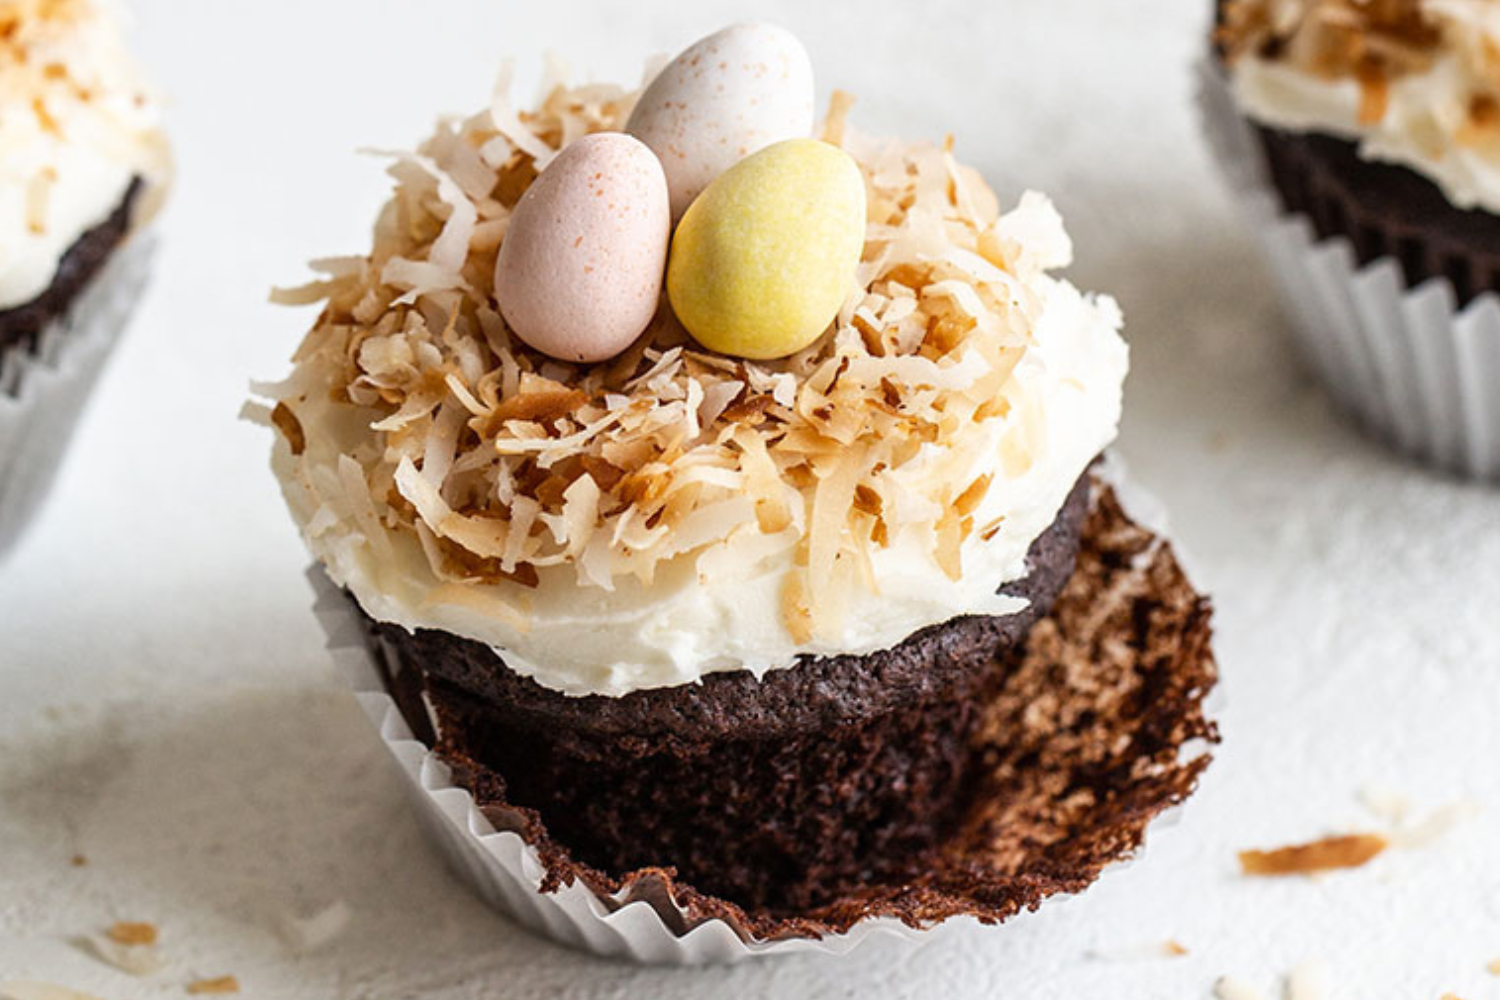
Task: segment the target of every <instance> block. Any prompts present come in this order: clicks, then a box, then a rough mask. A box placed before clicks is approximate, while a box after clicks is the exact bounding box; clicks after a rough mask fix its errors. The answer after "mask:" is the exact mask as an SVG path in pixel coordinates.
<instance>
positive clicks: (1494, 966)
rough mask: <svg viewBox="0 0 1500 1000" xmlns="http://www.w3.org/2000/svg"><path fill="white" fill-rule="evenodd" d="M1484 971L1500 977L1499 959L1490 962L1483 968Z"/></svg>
mask: <svg viewBox="0 0 1500 1000" xmlns="http://www.w3.org/2000/svg"><path fill="white" fill-rule="evenodd" d="M1485 970H1486V971H1488V972H1489V974H1490V975H1492V976H1500V958H1496V959H1493V960H1491V962H1490V964H1489V965H1486V966H1485Z"/></svg>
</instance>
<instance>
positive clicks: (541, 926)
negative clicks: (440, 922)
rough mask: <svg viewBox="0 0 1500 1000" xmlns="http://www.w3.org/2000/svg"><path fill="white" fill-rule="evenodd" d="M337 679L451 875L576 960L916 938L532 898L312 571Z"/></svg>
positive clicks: (527, 864) (871, 924)
mask: <svg viewBox="0 0 1500 1000" xmlns="http://www.w3.org/2000/svg"><path fill="white" fill-rule="evenodd" d="M307 579H308V581H309V582H310V583H311V584H312V587H313V590H314V591H315V592H316V595H317V597H316V600H315V602H314V604H313V611H314V612H315V613H316V615H317V616H318V620H319V621H320V622H321V623H322V625H323V629H324V631H325V633H326V634H327V637H328V649H329V651H330V652H331V653H332V655H333V658H334V661H335V663H336V664H337V666H338V668H339V671H340V673H342V675H343V676H344V678H345V679H346V680H347V681H348V683H349V685H350V687H352V688H353V689H354V694H355V697H356V698H358V699H359V704H360V707H361V708H363V709H364V711H365V715H366V716H367V717H368V718H369V720H370V722H371V723H372V724H373V725H374V726H375V729H376V730H377V731H378V732H379V733H380V738H381V740H382V742H384V743H385V746H386V749H387V750H389V751H390V753H391V756H392V757H394V758H395V760H396V763H397V764H398V765H399V769H400V771H401V774H402V775H403V776H404V778H405V779H406V781H405V786H406V791H407V793H408V797H409V798H410V800H411V801H412V804H413V806H414V807H415V810H416V814H417V817H418V819H419V821H420V822H421V824H422V827H423V829H424V830H425V831H426V833H427V834H428V837H429V839H430V840H431V841H432V843H433V844H434V845H435V846H436V847H437V848H438V849H439V850H440V851H441V852H442V854H443V856H444V858H445V859H446V860H447V862H448V866H449V868H450V869H452V871H453V872H454V873H455V874H456V875H458V876H459V878H461V879H462V880H463V881H464V882H466V883H467V884H468V885H469V887H470V888H472V889H473V890H474V892H475V893H477V894H478V895H479V897H480V898H481V899H483V900H484V901H485V902H486V903H488V904H489V905H490V906H491V907H493V908H494V909H496V910H498V911H500V912H501V913H504V914H506V915H507V916H509V917H510V918H511V919H512V920H515V921H516V922H517V923H519V924H521V925H523V926H525V927H527V928H529V929H530V930H532V931H534V932H535V933H537V934H540V935H542V936H544V937H547V938H551V939H552V940H554V941H557V942H558V943H560V944H565V945H568V946H570V947H573V948H577V949H579V950H581V951H588V952H592V953H594V954H597V955H606V956H612V957H618V958H627V959H631V960H633V961H636V962H640V963H643V964H658V965H663V964H664V965H702V964H710V963H730V962H738V961H741V960H743V959H746V958H750V957H752V956H755V955H765V954H769V953H772V952H775V953H777V954H791V953H796V952H822V953H827V954H844V953H846V952H848V951H851V950H852V949H854V948H855V947H857V946H858V945H860V944H862V943H863V942H864V941H866V940H868V939H870V938H872V937H887V938H892V937H894V938H903V937H904V938H910V937H913V936H915V935H916V934H918V933H919V932H917V931H915V930H913V929H912V928H909V927H907V926H906V925H904V924H902V923H901V922H900V921H898V920H894V919H881V920H869V921H865V922H862V923H860V924H858V925H856V926H855V927H854V928H852V929H851V930H850V931H849V932H848V933H847V934H842V935H838V936H830V937H825V938H822V939H801V938H799V939H792V940H781V941H752V940H746V939H745V938H743V937H741V935H740V934H739V933H737V932H736V930H735V929H734V928H732V927H730V926H729V924H727V923H726V922H724V921H722V920H708V921H705V922H703V923H700V924H698V925H697V926H696V927H692V928H691V929H687V930H685V931H678V930H674V928H681V927H683V926H684V925H685V924H686V922H687V917H686V915H685V914H684V913H683V911H682V910H680V909H678V908H677V907H676V905H675V904H674V903H673V902H672V901H671V900H670V899H668V898H665V894H662V895H661V896H660V897H658V898H635V899H629V900H627V899H621V898H602V897H600V896H598V895H596V894H595V893H594V891H593V890H591V889H589V888H588V887H587V886H585V885H584V884H583V883H582V882H574V883H572V884H571V885H564V886H562V887H561V888H559V889H558V890H557V891H556V892H550V893H543V892H541V891H540V890H539V887H540V885H541V882H542V878H543V876H544V875H545V870H544V868H543V866H542V862H541V859H540V858H539V857H538V856H537V853H536V851H535V850H534V849H533V848H532V847H531V846H530V845H529V844H527V843H526V841H525V840H524V839H522V837H521V836H520V835H519V834H517V833H514V832H512V831H509V830H496V829H495V827H494V826H493V825H492V824H491V823H490V821H489V820H488V819H487V818H486V817H485V815H484V814H483V813H482V812H480V810H479V808H478V806H477V805H476V804H475V802H474V797H473V796H472V795H471V794H470V793H469V792H468V790H466V789H464V788H460V787H459V786H457V785H455V784H454V783H453V779H452V775H451V773H450V771H449V768H448V766H447V765H446V764H444V763H443V762H442V761H441V760H440V759H438V756H437V754H436V753H434V752H433V751H431V750H429V749H428V748H427V746H426V745H425V744H423V743H422V742H421V741H420V740H418V739H416V738H415V737H414V736H413V735H412V732H411V729H410V727H408V726H407V724H406V720H405V719H404V718H402V715H401V712H400V710H399V709H398V708H397V707H396V703H395V701H394V700H393V699H392V698H391V696H390V695H389V694H387V693H386V688H385V683H384V681H383V680H382V678H381V673H380V669H379V667H378V665H377V664H376V662H375V659H374V657H373V656H372V655H371V653H370V650H369V647H368V645H367V643H366V638H365V630H364V624H363V622H362V621H361V620H360V618H359V616H358V614H357V613H356V612H355V610H354V608H353V606H352V605H351V603H350V601H349V599H348V598H347V597H345V596H344V594H343V593H342V592H341V591H340V590H339V588H338V587H336V586H335V585H334V584H333V583H332V582H331V581H329V579H328V575H327V574H326V573H325V572H324V571H323V568H322V567H321V566H319V565H313V566H312V567H310V568H309V569H308V571H307Z"/></svg>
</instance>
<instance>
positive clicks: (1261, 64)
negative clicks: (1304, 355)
mask: <svg viewBox="0 0 1500 1000" xmlns="http://www.w3.org/2000/svg"><path fill="white" fill-rule="evenodd" d="M1217 20H1218V26H1217V31H1216V35H1215V40H1216V57H1215V60H1214V61H1215V63H1217V64H1218V65H1219V66H1220V67H1222V70H1221V71H1222V72H1224V73H1226V74H1227V82H1228V87H1229V91H1230V93H1229V95H1228V96H1224V95H1221V96H1220V97H1219V98H1218V99H1217V100H1214V99H1210V100H1209V101H1208V102H1207V105H1206V106H1207V107H1208V108H1209V110H1210V119H1211V126H1210V131H1211V134H1213V136H1214V138H1215V142H1216V146H1217V148H1218V149H1219V150H1220V152H1221V153H1222V154H1223V157H1224V159H1225V160H1226V161H1227V162H1228V164H1229V166H1230V175H1231V177H1232V179H1233V180H1234V181H1235V184H1236V187H1237V188H1238V189H1239V190H1240V191H1242V192H1243V193H1245V194H1246V195H1247V197H1249V198H1252V199H1253V198H1256V197H1258V196H1260V195H1261V194H1262V193H1267V192H1274V197H1275V207H1276V209H1277V211H1278V215H1279V216H1281V217H1285V218H1287V219H1297V220H1301V222H1300V223H1299V225H1300V226H1302V227H1304V228H1305V236H1306V239H1305V240H1299V239H1298V238H1297V235H1296V234H1292V233H1288V232H1286V231H1285V227H1278V225H1277V223H1278V222H1279V219H1278V220H1273V221H1272V231H1271V232H1268V233H1267V236H1268V241H1269V245H1270V246H1271V248H1272V253H1273V255H1274V256H1275V257H1276V260H1275V261H1274V263H1275V264H1276V268H1277V272H1278V275H1279V277H1280V278H1281V280H1282V284H1283V287H1284V290H1285V291H1286V294H1287V297H1288V298H1289V299H1290V300H1291V304H1292V311H1293V316H1294V319H1295V321H1296V324H1297V327H1298V332H1299V334H1300V335H1301V336H1302V338H1303V339H1304V340H1305V341H1306V342H1307V343H1308V348H1309V353H1310V355H1311V356H1312V358H1313V360H1314V362H1315V364H1316V365H1317V367H1318V369H1319V371H1320V373H1321V374H1322V375H1323V376H1324V377H1325V379H1326V380H1327V381H1328V382H1329V383H1330V384H1331V385H1332V387H1333V388H1334V391H1335V393H1336V395H1337V396H1338V398H1339V399H1340V401H1341V402H1343V403H1344V404H1345V406H1347V407H1348V408H1349V409H1351V410H1352V411H1353V412H1354V413H1355V414H1356V415H1357V416H1358V417H1359V418H1360V419H1361V421H1362V422H1363V423H1364V424H1365V425H1366V426H1368V427H1370V428H1371V429H1372V430H1374V431H1375V432H1377V433H1378V434H1379V436H1381V437H1382V438H1385V439H1387V440H1388V441H1390V442H1392V443H1393V444H1395V445H1396V446H1398V447H1399V448H1401V449H1402V450H1403V451H1406V452H1408V453H1410V454H1413V455H1415V456H1417V457H1419V458H1422V459H1423V460H1425V461H1428V462H1430V463H1432V464H1436V465H1439V466H1441V467H1444V468H1448V469H1451V470H1453V471H1456V472H1460V473H1462V474H1465V475H1469V476H1473V477H1476V478H1492V477H1495V476H1500V398H1497V393H1496V392H1495V390H1494V386H1495V385H1496V384H1497V379H1500V299H1496V298H1495V293H1497V292H1500V214H1497V213H1500V74H1497V72H1496V71H1497V69H1500V62H1497V61H1496V56H1495V53H1496V51H1500V50H1497V48H1496V46H1497V44H1500V23H1497V22H1496V20H1495V17H1494V12H1493V11H1492V10H1490V8H1489V5H1488V4H1486V3H1477V2H1467V0H1459V2H1451V3H1450V2H1444V0H1379V2H1355V0H1294V2H1271V0H1227V2H1221V3H1220V4H1219V5H1218V16H1217ZM1211 72H1215V71H1212V70H1211ZM1209 86H1211V87H1219V86H1222V84H1221V83H1219V82H1218V81H1216V80H1210V81H1209ZM1234 119H1238V121H1234ZM1236 130H1238V131H1239V132H1240V133H1241V134H1239V135H1235V134H1234V132H1235V131H1236ZM1247 159H1249V160H1253V163H1254V166H1253V169H1246V160H1247ZM1257 211H1258V210H1257ZM1256 218H1257V224H1258V225H1261V226H1262V227H1264V225H1265V223H1266V222H1267V220H1266V218H1265V215H1264V213H1263V212H1258V214H1257V215H1256ZM1299 271H1300V272H1302V273H1301V274H1299V273H1298V272H1299Z"/></svg>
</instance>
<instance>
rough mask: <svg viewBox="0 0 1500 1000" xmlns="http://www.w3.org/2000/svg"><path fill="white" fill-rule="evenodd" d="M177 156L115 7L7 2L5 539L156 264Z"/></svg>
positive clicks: (0, 21) (1, 515)
mask: <svg viewBox="0 0 1500 1000" xmlns="http://www.w3.org/2000/svg"><path fill="white" fill-rule="evenodd" d="M168 173H169V160H168V154H167V150H166V145H165V140H164V139H163V137H162V135H161V133H160V131H159V130H158V114H157V108H156V104H155V101H154V100H153V98H152V96H151V95H150V93H149V92H148V91H147V89H146V88H145V85H144V83H143V82H142V80H141V77H140V75H139V73H138V72H137V70H136V67H135V65H134V63H133V62H132V61H131V59H130V57H129V55H128V54H127V53H126V52H125V50H124V48H123V45H122V42H121V40H120V38H119V34H118V26H117V24H116V23H115V21H114V19H113V17H112V16H111V14H110V13H109V10H108V9H107V8H103V7H100V6H98V5H96V4H94V3H91V2H88V0H6V2H4V3H0V550H3V549H5V548H7V547H8V546H9V544H10V543H11V542H12V541H14V539H15V537H16V536H17V534H18V533H19V532H20V530H21V528H22V526H23V524H24V522H25V520H26V518H27V517H28V516H29V514H30V513H31V512H32V511H33V510H34V509H35V507H36V505H37V504H38V503H39V502H40V501H41V499H42V497H43V495H44V493H45V491H46V487H47V485H48V483H49V482H50V480H51V476H52V474H53V473H54V472H55V471H56V469H57V466H58V456H59V454H60V453H61V451H62V449H63V448H64V446H65V445H66V443H67V439H68V437H69V435H70V434H71V431H72V427H73V424H74V422H75V421H76V419H77V417H78V415H79V412H80V410H81V409H82V406H83V403H84V401H85V400H86V398H87V395H88V391H89V389H90V387H91V385H92V383H93V381H94V379H95V378H96V376H97V375H98V373H99V370H100V368H101V367H102V365H103V362H104V359H105V358H106V356H107V355H108V352H109V348H110V346H111V345H112V344H113V342H114V339H115V337H116V335H117V334H118V333H119V331H120V330H121V329H122V328H123V326H124V324H125V321H126V319H127V317H128V316H129V314H130V311H131V309H132V307H133V305H134V302H135V299H136V297H137V294H138V293H139V290H140V287H141V284H142V280H143V278H144V273H145V263H146V262H145V257H146V255H147V248H146V247H145V246H143V245H142V242H143V241H142V240H140V239H139V238H137V230H138V229H139V228H140V227H141V226H143V225H144V224H145V223H146V222H147V221H148V220H149V219H150V218H151V217H152V215H154V213H155V211H156V208H157V205H158V204H159V202H160V199H161V197H162V194H163V191H164V187H165V184H166V180H167V176H168Z"/></svg>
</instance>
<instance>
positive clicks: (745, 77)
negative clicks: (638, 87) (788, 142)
mask: <svg viewBox="0 0 1500 1000" xmlns="http://www.w3.org/2000/svg"><path fill="white" fill-rule="evenodd" d="M812 126H813V72H812V61H811V60H810V59H808V57H807V50H806V49H804V48H803V47H802V43H801V42H799V41H798V40H797V37H796V36H795V35H793V34H792V33H791V32H790V31H787V30H786V29H785V28H778V27H776V26H775V25H770V24H736V25H732V26H731V27H728V28H725V29H724V30H723V31H719V32H716V33H714V34H712V35H709V36H708V37H707V38H704V39H702V40H701V41H698V42H695V43H693V45H691V46H690V47H689V48H688V49H687V50H685V51H684V52H683V53H682V54H681V55H679V56H678V57H677V58H676V59H673V60H672V61H671V62H670V63H668V64H667V67H666V68H665V69H663V70H662V71H661V73H660V74H659V75H658V76H657V77H656V79H654V80H652V81H651V84H650V86H648V87H647V88H646V91H645V93H643V94H641V96H640V100H638V101H637V102H636V105H635V110H634V111H632V112H631V114H630V121H629V122H628V123H627V124H626V126H625V131H627V132H629V133H630V134H631V135H633V136H635V137H636V138H638V139H640V140H641V141H642V142H644V143H645V144H646V145H648V146H650V147H651V149H652V150H653V151H654V152H655V153H656V155H657V156H659V157H661V162H662V167H663V169H665V170H666V172H667V188H668V190H669V191H670V192H671V195H672V218H673V219H674V220H676V219H680V218H682V213H683V212H686V211H687V207H688V205H690V204H692V201H693V199H694V198H696V197H698V194H699V192H701V191H702V190H703V189H704V188H706V187H708V185H709V183H710V182H712V181H713V179H714V178H715V177H718V176H719V175H720V174H722V173H723V172H724V171H726V170H728V169H729V168H730V167H732V166H734V165H735V164H736V163H738V162H739V161H740V160H743V159H744V158H745V157H747V156H749V155H750V154H751V153H754V152H756V151H757V150H760V149H764V148H765V147H766V146H769V145H771V144H772V143H775V142H780V141H782V140H783V139H799V138H803V137H805V136H807V135H808V134H809V133H811V131H812Z"/></svg>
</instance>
